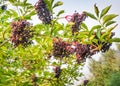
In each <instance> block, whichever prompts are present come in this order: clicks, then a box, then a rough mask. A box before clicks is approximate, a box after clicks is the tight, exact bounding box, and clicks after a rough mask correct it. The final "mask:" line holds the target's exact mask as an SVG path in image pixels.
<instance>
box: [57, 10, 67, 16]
mask: <svg viewBox="0 0 120 86" xmlns="http://www.w3.org/2000/svg"><path fill="white" fill-rule="evenodd" d="M64 12H65V11H64V10H60V11H59V12H58V14H57V16H60V15H61V14H63V13H64Z"/></svg>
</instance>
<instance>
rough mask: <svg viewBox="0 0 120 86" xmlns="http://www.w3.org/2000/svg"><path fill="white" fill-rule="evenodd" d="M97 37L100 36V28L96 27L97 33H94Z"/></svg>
mask: <svg viewBox="0 0 120 86" xmlns="http://www.w3.org/2000/svg"><path fill="white" fill-rule="evenodd" d="M96 35H97V37H98V38H99V39H100V36H101V29H100V28H99V29H97V33H96Z"/></svg>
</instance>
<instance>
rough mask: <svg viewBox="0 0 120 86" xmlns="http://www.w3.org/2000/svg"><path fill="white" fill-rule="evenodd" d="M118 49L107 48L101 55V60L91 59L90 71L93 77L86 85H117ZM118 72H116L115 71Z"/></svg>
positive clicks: (118, 69) (118, 70) (119, 61)
mask: <svg viewBox="0 0 120 86" xmlns="http://www.w3.org/2000/svg"><path fill="white" fill-rule="evenodd" d="M119 52H120V51H115V50H109V51H108V52H106V53H104V54H103V55H102V57H101V59H102V60H101V61H95V60H93V59H92V60H91V63H90V71H91V73H92V74H93V79H91V80H90V82H89V83H88V85H87V86H102V85H104V86H119V85H120V84H119V78H120V76H119V72H120V68H119V65H120V60H119V58H120V56H119ZM117 72H118V73H117Z"/></svg>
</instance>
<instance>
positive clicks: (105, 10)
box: [100, 5, 111, 18]
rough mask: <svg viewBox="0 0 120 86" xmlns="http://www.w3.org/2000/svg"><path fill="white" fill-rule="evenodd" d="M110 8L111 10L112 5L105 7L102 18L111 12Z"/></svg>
mask: <svg viewBox="0 0 120 86" xmlns="http://www.w3.org/2000/svg"><path fill="white" fill-rule="evenodd" d="M110 8H111V5H110V6H107V7H105V8H104V9H103V10H102V12H101V14H100V18H102V17H103V16H104V15H105V14H106V13H107V12H108V11H109V9H110Z"/></svg>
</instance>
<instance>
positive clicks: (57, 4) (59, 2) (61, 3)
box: [53, 1, 63, 8]
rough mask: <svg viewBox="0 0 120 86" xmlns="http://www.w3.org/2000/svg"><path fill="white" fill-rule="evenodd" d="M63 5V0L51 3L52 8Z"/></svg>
mask: <svg viewBox="0 0 120 86" xmlns="http://www.w3.org/2000/svg"><path fill="white" fill-rule="evenodd" d="M61 5H63V2H61V1H58V2H56V3H55V4H54V5H53V8H55V7H58V6H61Z"/></svg>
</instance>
